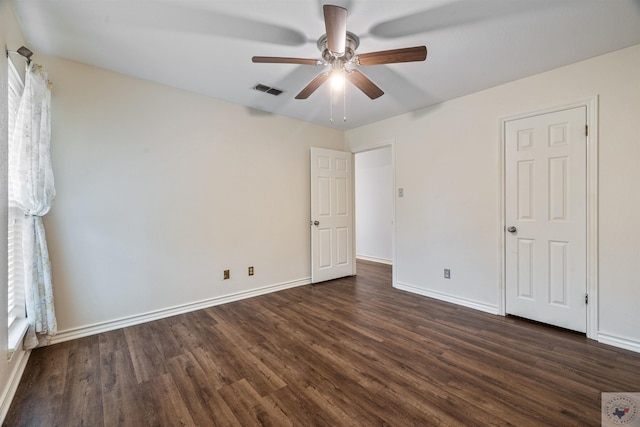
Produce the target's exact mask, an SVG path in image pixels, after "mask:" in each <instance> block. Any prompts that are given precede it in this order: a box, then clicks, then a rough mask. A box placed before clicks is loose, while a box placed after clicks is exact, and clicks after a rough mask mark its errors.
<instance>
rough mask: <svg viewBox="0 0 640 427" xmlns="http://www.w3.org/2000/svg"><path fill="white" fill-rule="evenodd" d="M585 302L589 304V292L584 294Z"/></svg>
mask: <svg viewBox="0 0 640 427" xmlns="http://www.w3.org/2000/svg"><path fill="white" fill-rule="evenodd" d="M584 303H585V304H589V294H584Z"/></svg>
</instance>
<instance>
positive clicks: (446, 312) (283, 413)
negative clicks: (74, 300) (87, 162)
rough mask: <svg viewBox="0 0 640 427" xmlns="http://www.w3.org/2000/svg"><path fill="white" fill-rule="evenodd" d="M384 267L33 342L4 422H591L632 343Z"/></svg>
mask: <svg viewBox="0 0 640 427" xmlns="http://www.w3.org/2000/svg"><path fill="white" fill-rule="evenodd" d="M390 283H391V271H390V268H389V267H388V266H384V265H380V264H373V263H367V262H359V263H358V276H357V277H351V278H346V279H340V280H336V281H332V282H327V283H324V284H320V285H315V286H304V287H299V288H295V289H290V290H286V291H282V292H278V293H273V294H270V295H265V296H260V297H256V298H252V299H248V300H244V301H240V302H235V303H230V304H225V305H222V306H217V307H213V308H209V309H206V310H200V311H197V312H193V313H189V314H184V315H180V316H175V317H171V318H167V319H163V320H159V321H155V322H151V323H147V324H143V325H138V326H133V327H129V328H125V329H121V330H117V331H112V332H107V333H103V334H100V335H95V336H91V337H87V338H83V339H79V340H75V341H70V342H65V343H61V344H57V345H53V346H50V347H46V348H40V349H37V350H35V351H34V352H33V353H32V355H31V358H30V360H29V363H28V366H27V368H26V371H25V373H24V376H23V379H22V382H21V384H20V386H19V388H18V391H17V394H16V396H15V398H14V401H13V404H12V405H11V408H10V410H9V414H8V416H7V418H6V420H5V425H8V426H54V425H55V426H80V425H83V426H102V425H105V426H112V425H126V426H147V425H153V426H156V425H166V426H181V425H187V426H192V425H199V426H214V425H224V426H228V425H238V426H253V425H271V426H287V425H295V426H313V425H318V426H343V425H350V426H379V425H392V426H409V425H420V426H431V425H464V426H482V425H501V426H502V425H514V426H529V425H536V426H539V425H553V426H572V425H575V426H588V425H593V426H598V425H600V419H601V418H600V393H601V392H603V391H640V354H636V353H632V352H629V351H625V350H620V349H616V348H613V347H609V346H606V345H602V344H598V343H596V342H594V341H591V340H588V339H586V338H585V337H584V336H581V335H579V334H574V333H571V332H567V331H563V330H558V329H554V328H550V327H545V326H542V325H538V324H533V323H529V322H525V321H522V320H518V319H512V318H503V317H499V316H493V315H490V314H485V313H481V312H478V311H474V310H470V309H466V308H463V307H458V306H455V305H451V304H447V303H443V302H438V301H434V300H431V299H428V298H425V297H421V296H416V295H413V294H410V293H406V292H402V291H398V290H394V289H393V288H391V286H390Z"/></svg>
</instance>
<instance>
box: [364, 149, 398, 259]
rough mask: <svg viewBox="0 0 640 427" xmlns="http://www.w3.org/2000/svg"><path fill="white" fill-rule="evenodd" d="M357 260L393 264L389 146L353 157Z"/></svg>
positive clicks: (392, 209) (391, 153) (392, 210)
mask: <svg viewBox="0 0 640 427" xmlns="http://www.w3.org/2000/svg"><path fill="white" fill-rule="evenodd" d="M354 171H355V174H354V175H355V203H356V216H355V222H356V233H355V235H356V258H357V259H362V260H366V261H373V262H379V263H384V264H389V265H393V227H394V224H393V222H394V204H393V203H394V190H393V185H394V182H393V152H392V147H391V146H383V147H380V148H376V149H373V150H367V151H362V152H357V153H356V154H355V167H354Z"/></svg>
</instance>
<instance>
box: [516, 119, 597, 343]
mask: <svg viewBox="0 0 640 427" xmlns="http://www.w3.org/2000/svg"><path fill="white" fill-rule="evenodd" d="M586 153H587V150H586V107H576V108H571V109H567V110H562V111H557V112H552V113H547V114H542V115H537V116H532V117H527V118H521V119H516V120H512V121H507V122H506V124H505V162H506V164H505V169H506V170H505V220H506V228H507V229H506V230H505V232H506V238H505V248H506V254H505V262H506V265H505V270H506V271H505V273H506V312H507V313H509V314H514V315H517V316H522V317H525V318H528V319H532V320H536V321H540V322H544V323H548V324H552V325H556V326H560V327H563V328H567V329H572V330H576V331H580V332H585V331H586V315H587V310H586V302H585V295H586V291H587V285H586V256H587V255H586Z"/></svg>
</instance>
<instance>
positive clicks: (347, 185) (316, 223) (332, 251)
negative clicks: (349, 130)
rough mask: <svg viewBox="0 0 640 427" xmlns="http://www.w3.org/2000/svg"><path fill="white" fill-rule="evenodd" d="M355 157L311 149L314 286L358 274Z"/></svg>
mask: <svg viewBox="0 0 640 427" xmlns="http://www.w3.org/2000/svg"><path fill="white" fill-rule="evenodd" d="M352 157H353V155H352V154H351V153H345V152H342V151H334V150H327V149H323V148H315V147H312V148H311V282H312V283H317V282H323V281H325V280H331V279H337V278H339V277H344V276H351V275H353V274H355V263H354V251H355V249H354V246H353V240H354V236H353V222H354V219H353V218H354V217H353V197H354V196H353V158H352Z"/></svg>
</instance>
